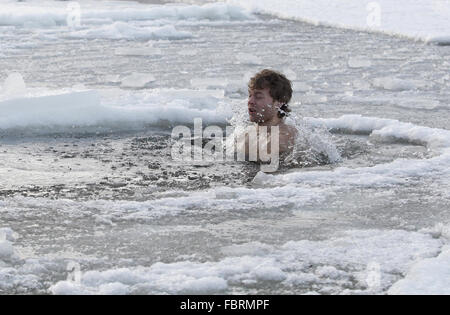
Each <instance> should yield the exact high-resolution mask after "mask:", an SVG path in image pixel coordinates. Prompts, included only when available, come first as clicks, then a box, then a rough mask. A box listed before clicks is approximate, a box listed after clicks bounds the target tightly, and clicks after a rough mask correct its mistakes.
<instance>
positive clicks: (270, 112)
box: [248, 88, 279, 123]
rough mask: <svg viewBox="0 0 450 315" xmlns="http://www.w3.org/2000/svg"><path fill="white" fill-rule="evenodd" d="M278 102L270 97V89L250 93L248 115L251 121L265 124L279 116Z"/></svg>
mask: <svg viewBox="0 0 450 315" xmlns="http://www.w3.org/2000/svg"><path fill="white" fill-rule="evenodd" d="M278 105H279V103H278V102H274V100H273V98H272V97H271V96H270V93H269V88H265V89H262V90H258V89H254V90H249V91H248V114H249V116H250V121H251V122H255V123H263V122H267V121H269V120H271V119H272V118H273V117H274V116H275V115H277V114H278V107H279V106H278Z"/></svg>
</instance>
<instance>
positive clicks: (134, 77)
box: [120, 72, 156, 89]
mask: <svg viewBox="0 0 450 315" xmlns="http://www.w3.org/2000/svg"><path fill="white" fill-rule="evenodd" d="M155 81H156V78H155V77H154V76H153V75H152V74H149V73H138V72H134V73H132V74H131V75H129V76H127V77H125V78H124V79H122V84H121V85H120V86H121V87H124V88H135V89H139V88H145V87H148V86H149V85H150V84H151V83H153V82H155Z"/></svg>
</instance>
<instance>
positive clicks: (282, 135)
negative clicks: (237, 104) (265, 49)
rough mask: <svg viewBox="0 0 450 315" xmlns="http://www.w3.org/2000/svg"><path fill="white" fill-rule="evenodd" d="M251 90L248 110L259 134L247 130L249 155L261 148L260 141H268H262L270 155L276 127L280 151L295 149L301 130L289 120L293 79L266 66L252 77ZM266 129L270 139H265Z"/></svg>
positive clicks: (258, 158) (249, 85) (246, 144)
mask: <svg viewBox="0 0 450 315" xmlns="http://www.w3.org/2000/svg"><path fill="white" fill-rule="evenodd" d="M248 93H249V95H248V113H249V117H250V121H251V122H253V123H255V126H254V127H255V128H256V135H255V133H251V132H249V131H248V130H247V133H246V135H245V137H246V138H245V155H246V157H247V158H248V157H249V156H251V151H252V150H257V149H256V148H258V147H259V148H260V149H261V143H259V142H260V141H267V144H266V143H264V144H262V147H263V148H266V149H267V154H271V148H272V145H271V139H273V137H272V136H271V134H272V133H274V132H276V131H277V130H276V129H278V131H279V137H278V139H279V141H278V142H279V147H278V153H279V154H282V153H287V152H290V151H292V149H293V147H294V144H295V138H296V136H297V129H296V128H295V127H293V126H290V125H287V124H286V123H285V117H286V116H287V115H288V113H289V112H290V111H291V109H290V108H289V105H288V103H289V101H290V100H291V98H292V84H291V82H290V81H289V80H288V79H287V78H286V77H285V76H284V75H283V74H281V73H279V72H276V71H273V70H267V69H265V70H262V71H261V72H259V73H257V74H256V75H255V76H254V77H253V78H251V79H250V82H249V84H248ZM274 127H276V128H274ZM266 128H267V129H266ZM250 129H251V128H250ZM266 130H267V134H268V137H267V140H262V139H261V137H260V135H261V131H262V132H265V131H266ZM260 154H261V152H259V151H258V154H257V160H261V159H260Z"/></svg>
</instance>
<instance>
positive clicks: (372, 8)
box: [227, 0, 450, 43]
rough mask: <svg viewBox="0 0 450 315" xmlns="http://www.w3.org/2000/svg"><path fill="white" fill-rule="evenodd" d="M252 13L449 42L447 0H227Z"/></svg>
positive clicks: (448, 4) (449, 21)
mask: <svg viewBox="0 0 450 315" xmlns="http://www.w3.org/2000/svg"><path fill="white" fill-rule="evenodd" d="M227 3H231V4H236V5H240V6H242V7H244V8H247V9H249V10H251V11H252V12H254V13H263V14H271V15H274V16H276V17H279V18H284V19H295V20H300V21H305V22H309V23H313V24H323V25H330V26H335V27H343V28H351V29H357V30H366V31H376V32H385V33H388V34H395V35H402V36H407V37H410V38H414V39H421V40H431V41H436V42H442V43H448V42H449V40H448V39H449V37H450V19H449V18H448V17H449V16H450V3H449V2H448V0H433V1H431V0H430V1H424V0H397V1H392V0H377V1H373V0H345V1H340V0H280V1H272V0H247V1H240V0H228V1H227Z"/></svg>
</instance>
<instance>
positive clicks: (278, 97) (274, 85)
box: [248, 69, 292, 118]
mask: <svg viewBox="0 0 450 315" xmlns="http://www.w3.org/2000/svg"><path fill="white" fill-rule="evenodd" d="M248 88H249V89H250V90H263V89H265V88H269V94H270V96H271V97H272V98H273V99H274V100H275V101H278V102H280V103H281V104H282V105H281V107H280V110H279V111H278V117H280V118H283V117H285V116H288V115H289V113H290V112H291V109H290V108H289V105H288V103H289V102H290V100H291V98H292V83H291V81H289V79H288V78H286V76H285V75H284V74H282V73H280V72H277V71H274V70H269V69H264V70H262V71H260V72H258V73H257V74H255V76H254V77H253V78H251V79H250V82H249V83H248Z"/></svg>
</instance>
